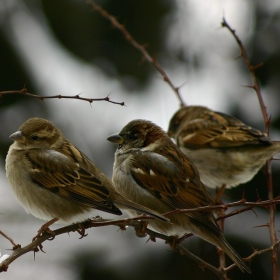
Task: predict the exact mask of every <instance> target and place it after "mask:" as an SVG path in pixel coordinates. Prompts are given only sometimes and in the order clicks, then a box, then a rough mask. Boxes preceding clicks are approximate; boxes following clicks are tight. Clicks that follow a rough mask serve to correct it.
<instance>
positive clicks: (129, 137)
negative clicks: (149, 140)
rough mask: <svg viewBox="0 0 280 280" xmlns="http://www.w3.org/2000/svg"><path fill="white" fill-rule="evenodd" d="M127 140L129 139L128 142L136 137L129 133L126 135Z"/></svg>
mask: <svg viewBox="0 0 280 280" xmlns="http://www.w3.org/2000/svg"><path fill="white" fill-rule="evenodd" d="M127 138H128V139H130V140H135V139H137V135H136V134H133V133H131V134H128V135H127Z"/></svg>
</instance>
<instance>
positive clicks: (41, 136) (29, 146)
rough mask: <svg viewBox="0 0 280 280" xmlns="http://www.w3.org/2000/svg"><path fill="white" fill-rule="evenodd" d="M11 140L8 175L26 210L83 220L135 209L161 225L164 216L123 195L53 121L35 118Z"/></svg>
mask: <svg viewBox="0 0 280 280" xmlns="http://www.w3.org/2000/svg"><path fill="white" fill-rule="evenodd" d="M10 138H12V139H13V140H14V143H13V144H12V145H11V146H10V148H9V151H8V154H7V157H6V175H7V179H8V181H9V184H10V185H11V188H12V190H13V192H14V194H15V196H16V198H17V200H18V202H19V203H20V204H21V205H22V206H23V208H24V209H25V210H26V211H27V212H28V213H30V214H32V215H33V216H35V217H37V218H39V219H42V220H47V221H49V220H53V219H56V220H57V219H58V223H61V224H71V223H78V222H83V221H85V220H86V219H89V218H91V217H92V214H93V211H94V210H101V211H104V212H108V213H111V214H115V215H121V214H122V211H121V210H120V209H133V210H135V211H137V212H139V213H144V214H147V215H149V216H152V217H155V218H157V219H160V220H162V221H166V222H167V221H168V219H167V218H165V217H164V216H162V215H160V214H158V213H156V212H155V211H153V210H150V209H148V208H146V207H144V206H142V205H138V204H136V203H135V202H132V201H130V200H128V199H126V198H125V197H124V196H122V195H121V194H119V193H118V192H117V191H116V190H115V187H114V186H113V184H112V182H111V180H110V179H108V178H107V177H106V176H105V175H104V174H103V173H102V171H101V170H99V169H98V168H97V167H96V166H95V165H94V164H93V162H91V161H90V159H88V158H87V157H86V155H84V154H83V153H82V152H81V151H80V150H78V149H77V148H76V147H75V146H74V145H73V144H72V143H71V142H70V141H68V140H67V139H65V137H64V136H63V134H62V133H61V131H60V130H59V129H58V128H56V127H55V126H54V125H53V124H52V123H50V122H49V121H47V120H45V119H42V118H31V119H28V120H27V121H26V122H25V123H24V124H22V125H21V126H20V128H19V130H18V131H17V132H15V133H13V134H12V135H11V136H10Z"/></svg>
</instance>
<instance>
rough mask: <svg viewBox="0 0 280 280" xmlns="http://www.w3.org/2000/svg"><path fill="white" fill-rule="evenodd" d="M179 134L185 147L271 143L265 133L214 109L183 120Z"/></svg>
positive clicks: (223, 146) (219, 146)
mask: <svg viewBox="0 0 280 280" xmlns="http://www.w3.org/2000/svg"><path fill="white" fill-rule="evenodd" d="M177 135H178V136H179V138H180V141H181V142H180V144H181V145H183V146H185V147H188V146H193V147H203V146H208V147H217V148H225V147H238V146H243V145H260V144H264V143H266V144H269V143H270V141H269V139H268V138H267V135H266V134H265V133H262V132H260V131H259V130H257V129H254V128H252V127H250V126H247V125H245V124H244V123H243V122H241V121H239V120H238V119H236V118H234V117H232V116H229V115H227V114H223V113H219V112H212V111H211V112H207V113H205V114H204V115H202V116H201V118H196V119H193V120H190V121H187V122H183V123H182V124H181V126H180V130H179V131H178V134H177Z"/></svg>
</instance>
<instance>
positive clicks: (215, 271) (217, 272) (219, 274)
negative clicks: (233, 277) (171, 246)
mask: <svg viewBox="0 0 280 280" xmlns="http://www.w3.org/2000/svg"><path fill="white" fill-rule="evenodd" d="M178 247H179V249H180V252H181V254H183V255H186V256H187V257H189V258H190V259H192V260H194V261H195V262H196V263H198V264H199V265H200V266H201V267H202V268H207V269H209V270H210V271H212V272H214V273H215V274H216V275H217V276H218V277H219V278H220V279H224V280H226V279H227V277H226V276H224V274H223V272H222V271H221V270H220V269H218V268H216V267H214V266H213V265H211V264H209V263H206V262H205V261H203V260H202V259H200V258H198V257H197V256H196V255H194V254H193V253H191V252H190V251H188V250H187V249H186V248H185V247H183V246H182V245H179V246H178Z"/></svg>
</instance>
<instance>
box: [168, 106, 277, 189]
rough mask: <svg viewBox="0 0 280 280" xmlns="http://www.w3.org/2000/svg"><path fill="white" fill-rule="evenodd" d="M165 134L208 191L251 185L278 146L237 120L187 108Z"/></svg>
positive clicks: (173, 120) (199, 109) (203, 108)
mask: <svg viewBox="0 0 280 280" xmlns="http://www.w3.org/2000/svg"><path fill="white" fill-rule="evenodd" d="M168 134H169V136H170V137H172V138H174V139H175V141H176V143H177V145H178V147H179V148H180V149H181V150H182V151H183V152H184V153H185V154H186V155H187V156H188V157H189V158H190V159H191V160H192V161H193V162H194V164H195V165H196V167H197V169H198V171H199V174H200V178H201V181H202V182H203V183H204V184H205V185H206V186H208V187H211V188H215V187H221V186H222V185H226V186H227V187H233V186H237V185H239V184H242V183H246V182H248V181H250V180H251V179H252V178H253V177H254V175H255V174H256V173H257V172H258V171H259V170H260V168H261V167H262V166H263V165H264V164H265V162H266V160H268V159H269V158H270V157H271V156H272V155H273V154H276V153H278V152H280V142H276V141H271V140H270V139H269V138H268V137H267V135H266V134H265V133H263V132H261V131H259V130H257V129H254V128H252V127H250V126H248V125H246V124H244V123H243V122H241V121H240V120H238V119H236V118H234V117H232V116H229V115H227V114H224V113H220V112H214V111H212V110H210V109H208V108H206V107H202V106H186V107H183V108H181V109H179V110H178V111H177V112H176V113H175V114H174V116H173V117H172V118H171V120H170V123H169V128H168Z"/></svg>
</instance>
